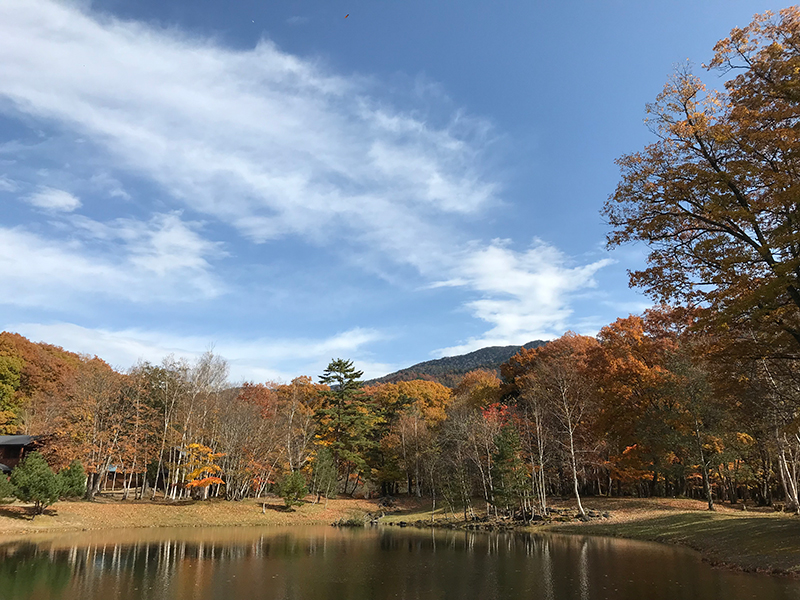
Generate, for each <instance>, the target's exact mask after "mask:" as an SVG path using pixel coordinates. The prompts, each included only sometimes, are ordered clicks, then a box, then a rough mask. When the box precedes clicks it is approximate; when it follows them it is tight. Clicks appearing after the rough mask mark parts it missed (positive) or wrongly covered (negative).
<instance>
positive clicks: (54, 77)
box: [0, 0, 607, 351]
mask: <svg viewBox="0 0 800 600" xmlns="http://www.w3.org/2000/svg"><path fill="white" fill-rule="evenodd" d="M381 93H382V91H381V88H380V85H378V84H376V83H375V82H374V81H369V80H367V79H365V78H361V77H356V76H349V77H348V76H342V75H339V74H334V73H331V72H330V70H329V69H326V67H325V65H324V64H321V62H320V61H315V60H311V59H304V58H299V57H296V56H293V55H290V54H287V53H285V52H282V51H281V50H279V49H278V48H277V47H276V46H275V45H274V44H272V43H270V42H269V41H267V40H263V41H261V42H260V43H259V44H258V45H257V46H256V47H255V48H253V49H251V50H244V51H241V50H231V49H227V48H224V47H222V46H220V45H219V44H218V43H216V42H214V41H209V40H207V39H200V38H197V37H190V36H188V35H186V34H182V33H180V32H179V31H176V30H175V29H169V30H164V29H158V28H155V27H153V26H150V25H145V24H140V23H135V22H128V21H121V20H117V19H114V18H112V17H107V16H101V15H98V14H97V13H94V14H92V13H90V12H85V11H83V10H81V8H79V6H78V5H76V4H74V3H68V2H56V1H53V0H4V1H3V2H0V99H3V100H4V109H5V110H6V112H7V113H10V114H12V115H13V114H17V115H19V116H20V117H24V118H25V119H26V121H31V120H32V121H34V122H36V123H37V124H39V125H41V126H42V128H43V129H47V127H48V126H52V125H55V126H57V127H58V128H59V130H60V131H70V132H72V133H74V134H75V135H77V136H79V137H80V138H81V139H82V140H83V142H82V143H81V144H79V145H76V147H75V151H76V153H84V154H86V155H88V156H85V158H86V161H87V163H88V164H99V165H101V167H102V168H103V169H105V171H107V172H108V177H107V178H106V179H105V180H104V182H103V181H100V182H95V184H96V185H100V186H101V187H102V186H105V189H107V190H108V193H109V195H110V196H112V197H117V198H121V199H123V200H127V199H128V198H129V197H128V195H127V192H126V191H125V190H124V189H123V188H122V186H121V185H115V183H118V181H117V180H116V179H115V178H114V175H115V174H117V175H118V174H119V173H120V172H121V171H124V172H125V173H127V174H135V175H138V176H139V177H141V178H143V179H145V180H147V181H148V182H149V183H153V182H154V183H155V184H156V185H157V187H159V188H160V189H161V190H163V193H161V194H159V198H158V201H159V202H163V203H165V204H166V205H167V209H164V208H163V206H161V205H159V210H160V211H162V212H163V211H165V210H169V209H170V208H174V207H175V206H178V207H180V208H185V207H190V209H191V210H192V211H197V212H198V213H200V214H202V215H203V218H204V219H208V220H219V221H221V222H222V223H225V224H227V225H230V226H232V227H233V228H235V229H236V230H237V231H238V232H239V233H240V235H243V236H245V237H246V238H248V239H250V240H253V241H255V242H265V241H268V240H280V239H282V238H286V237H289V236H293V237H299V238H302V239H303V240H305V241H307V242H309V243H311V244H314V245H318V246H323V247H326V248H332V249H335V251H336V252H337V253H341V254H344V255H347V256H348V257H353V260H354V261H355V262H356V263H357V264H358V265H360V266H361V267H362V268H364V269H366V270H371V271H374V272H378V273H380V274H381V275H383V276H384V277H385V278H386V279H389V280H391V279H392V278H393V277H394V278H397V276H396V275H395V274H394V272H396V271H398V270H399V269H397V267H398V266H410V267H412V268H413V269H414V270H416V272H417V273H418V274H419V275H420V276H421V277H422V278H423V279H424V280H426V281H433V280H441V279H444V280H445V281H443V282H440V283H435V284H433V285H434V286H435V287H436V286H438V287H444V286H450V287H461V288H463V289H466V290H468V291H469V292H471V293H474V294H478V295H480V296H481V297H480V298H479V299H476V300H474V301H472V302H470V303H469V304H467V305H466V307H467V309H468V310H470V311H471V313H472V314H473V315H474V316H475V317H476V318H478V319H481V320H483V321H485V322H486V323H488V324H489V326H490V329H489V330H488V331H487V333H486V334H485V335H484V336H481V337H478V338H474V339H471V340H468V341H467V342H466V343H465V344H464V345H462V346H459V347H457V348H451V349H448V350H449V351H455V350H459V351H460V350H464V349H473V348H474V347H478V345H482V344H487V343H494V342H497V343H514V342H516V341H528V340H529V339H532V338H534V337H546V336H550V337H551V336H553V335H556V334H557V333H560V331H561V330H563V327H564V326H565V325H566V324H567V323H568V321H569V318H570V315H571V309H570V301H571V298H572V297H573V296H574V295H575V294H577V293H579V292H580V290H581V289H584V288H587V287H591V286H592V285H593V284H594V280H593V277H592V276H593V274H594V273H595V272H596V271H597V270H598V269H600V268H601V267H602V266H604V265H605V264H607V263H606V261H598V262H595V263H592V264H590V265H586V266H573V265H572V264H570V262H569V261H568V259H567V257H565V256H563V255H562V254H561V253H560V252H559V251H558V250H557V249H555V248H553V247H551V246H547V245H545V244H541V243H537V244H535V245H534V246H533V247H532V248H531V249H530V250H528V251H526V252H515V251H512V250H510V249H509V248H508V247H507V246H504V245H503V244H502V243H499V242H493V243H491V244H488V245H483V246H481V245H480V244H475V245H472V246H468V245H467V244H465V239H466V234H465V233H464V232H463V231H462V227H461V225H463V222H464V221H462V219H464V220H465V221H470V222H472V223H474V219H475V216H476V215H480V214H482V213H483V212H484V211H486V210H487V209H488V208H496V207H497V206H498V205H499V204H500V200H499V198H498V194H499V190H500V187H501V186H500V183H499V182H498V181H496V180H495V179H493V178H492V177H489V176H487V175H486V173H485V172H484V169H483V167H482V165H483V164H484V162H483V160H482V158H483V156H484V153H485V150H486V147H487V142H488V141H490V140H491V136H492V131H491V128H490V126H489V125H488V123H487V122H486V121H483V120H480V119H475V118H470V117H468V116H465V115H464V114H462V113H460V112H455V113H454V114H453V115H452V116H451V118H450V119H449V120H448V121H447V122H446V123H442V124H439V125H436V124H433V123H432V121H431V120H429V119H428V118H426V117H425V116H421V115H420V113H419V112H414V111H409V110H403V109H401V108H398V107H397V106H396V105H394V106H393V105H392V104H390V103H387V102H385V101H382V100H381V99H380V96H381ZM120 177H121V175H120ZM75 200H76V201H77V199H75ZM64 206H68V204H67V203H65V205H64ZM110 206H111V205H110ZM76 207H77V206H75V208H76ZM51 208H52V207H51ZM148 208H152V207H148ZM73 210H74V208H73ZM169 215H172V216H169ZM69 226H70V227H72V228H73V229H71V230H70V232H69V233H70V235H71V238H70V241H68V242H67V241H53V240H51V239H48V238H46V237H44V236H43V235H42V234H41V233H32V232H30V231H26V230H22V229H0V242H2V241H3V238H5V239H6V241H7V242H8V244H10V245H9V246H7V247H6V248H2V249H0V261H3V262H7V260H8V259H14V257H17V258H16V260H17V261H18V263H19V260H20V259H19V257H21V256H29V257H30V263H31V265H32V268H31V269H30V270H29V269H26V268H23V267H22V266H21V263H19V264H17V265H11V266H8V265H6V264H4V265H0V277H2V276H4V275H5V276H10V277H11V280H10V281H11V283H12V284H14V285H17V286H19V290H20V293H19V294H17V296H16V297H15V298H14V300H13V301H14V302H18V303H22V304H24V303H26V302H27V303H29V304H30V303H34V304H39V305H45V306H52V304H53V303H54V301H53V298H54V297H58V296H59V293H58V290H61V289H62V288H63V289H66V290H67V292H68V293H69V292H71V291H72V292H75V293H84V294H85V293H97V294H102V295H111V296H115V297H124V298H128V299H132V300H146V299H150V298H162V297H165V296H166V297H176V296H177V292H178V288H177V285H176V283H175V282H176V281H178V280H181V282H182V283H184V284H185V286H188V287H189V288H192V289H193V290H195V291H198V292H199V295H200V296H201V297H210V296H214V295H216V294H218V293H220V291H221V287H222V286H221V284H220V282H219V281H218V280H217V279H216V278H215V277H214V276H213V275H211V272H212V271H211V266H210V263H209V262H208V261H209V258H210V257H212V256H218V255H219V253H220V250H219V248H218V247H217V246H215V245H214V244H211V243H210V242H208V241H206V240H204V239H202V238H201V237H200V236H199V234H198V233H197V227H196V226H194V225H191V224H186V223H182V222H181V221H180V218H179V217H178V216H176V214H175V213H167V215H166V216H165V215H164V214H162V215H160V216H159V215H157V216H155V217H153V220H152V221H150V222H135V221H132V220H129V219H117V220H113V221H109V222H106V223H100V222H98V221H93V220H89V219H84V218H79V217H74V218H73V219H71V220H70V221H69ZM96 247H103V248H104V249H105V250H106V251H107V252H109V253H110V256H106V257H105V258H99V259H95V258H91V257H92V256H93V255H92V254H91V251H92V249H94V248H96ZM465 248H466V249H465ZM387 264H388V265H389V267H387ZM67 274H68V275H67ZM37 282H38V283H37ZM184 295H186V294H184ZM526 338H527V339H526Z"/></svg>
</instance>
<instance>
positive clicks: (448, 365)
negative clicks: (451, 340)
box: [364, 340, 547, 387]
mask: <svg viewBox="0 0 800 600" xmlns="http://www.w3.org/2000/svg"><path fill="white" fill-rule="evenodd" d="M546 343H547V342H544V341H542V340H536V341H533V342H528V343H527V344H525V345H524V346H489V347H488V348H481V349H480V350H475V351H474V352H470V353H468V354H459V355H458V356H447V357H445V358H437V359H436V360H428V361H425V362H421V363H417V364H416V365H413V366H411V367H408V368H406V369H401V370H399V371H396V372H394V373H389V374H388V375H384V376H383V377H378V378H377V379H370V380H369V381H365V382H364V384H365V385H373V384H376V383H397V382H398V381H411V380H413V379H427V380H429V381H437V382H439V383H441V384H442V385H446V386H448V387H455V386H457V385H458V382H459V381H461V378H462V377H463V376H464V375H466V374H467V373H469V372H470V371H474V370H475V369H486V370H487V371H495V372H497V373H498V375H499V371H500V365H502V364H503V363H504V362H506V361H507V360H508V359H509V358H511V357H512V356H514V355H515V354H516V353H517V352H519V351H520V349H521V348H529V349H530V348H538V347H539V346H543V345H544V344H546Z"/></svg>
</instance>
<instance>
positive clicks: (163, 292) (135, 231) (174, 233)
mask: <svg viewBox="0 0 800 600" xmlns="http://www.w3.org/2000/svg"><path fill="white" fill-rule="evenodd" d="M64 226H65V227H68V229H67V231H68V233H69V237H68V239H64V240H58V239H53V238H51V237H45V236H43V235H42V234H39V233H34V232H30V231H26V230H25V229H22V228H4V227H0V279H2V280H3V281H4V282H5V285H6V286H8V288H9V289H13V290H14V293H13V294H3V295H2V297H0V303H3V304H12V305H17V306H39V307H63V306H64V305H66V304H68V301H69V300H70V299H72V300H83V301H86V300H87V299H89V298H93V297H98V296H99V297H101V298H102V297H105V298H113V299H125V300H129V301H134V302H145V303H147V302H159V301H163V300H167V299H169V300H172V301H177V302H180V301H188V300H194V299H195V298H196V296H197V295H199V296H201V297H206V298H209V297H214V296H217V295H219V294H220V293H222V291H223V289H224V288H223V285H222V284H221V283H220V282H219V280H218V279H217V277H215V276H214V275H213V274H212V273H211V265H210V264H209V262H208V259H209V258H212V257H214V258H216V257H219V256H220V255H221V253H222V250H221V249H220V248H219V246H218V245H217V244H214V243H212V242H209V241H207V240H205V239H203V238H202V237H201V236H200V235H199V234H198V233H197V231H196V228H197V225H196V224H194V223H186V222H184V221H182V220H181V219H180V217H179V215H177V214H174V213H171V214H161V215H156V216H154V217H153V218H152V219H151V220H150V221H148V222H141V221H136V220H133V219H117V220H115V221H113V222H110V223H101V222H99V221H94V220H92V219H88V218H85V217H75V218H74V219H72V220H70V221H68V222H67V223H65V225H64Z"/></svg>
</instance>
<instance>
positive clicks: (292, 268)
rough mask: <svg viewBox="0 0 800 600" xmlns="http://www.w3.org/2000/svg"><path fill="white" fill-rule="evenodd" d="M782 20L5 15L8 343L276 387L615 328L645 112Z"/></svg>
mask: <svg viewBox="0 0 800 600" xmlns="http://www.w3.org/2000/svg"><path fill="white" fill-rule="evenodd" d="M783 6H786V5H785V4H781V5H775V4H769V3H766V2H761V1H759V0H747V1H740V0H709V1H698V0H692V1H688V0H670V1H669V2H641V1H640V0H563V1H560V2H552V1H551V2H544V1H541V0H508V1H503V2H493V3H488V2H477V1H475V0H459V1H458V2H455V1H452V0H441V1H439V2H430V1H429V0H403V1H402V2H400V1H399V0H324V1H323V0H286V1H284V2H266V1H264V0H260V1H256V0H239V1H237V2H234V3H229V2H221V1H219V0H213V1H212V0H192V1H185V0H171V1H170V2H164V1H163V0H159V1H156V0H137V1H136V2H130V1H128V0H104V1H99V0H98V1H89V0H82V1H55V0H0V208H1V209H2V210H1V211H0V215H1V216H0V281H2V282H3V293H2V294H0V328H2V329H3V330H7V331H13V332H17V333H20V334H22V335H24V336H26V337H28V338H30V339H32V340H34V341H44V342H48V343H51V344H56V345H59V346H62V347H64V348H65V349H67V350H70V351H74V352H79V353H85V354H89V355H97V356H99V357H100V358H103V359H104V360H106V361H107V362H109V363H110V364H111V365H112V366H114V367H116V368H118V369H121V370H124V369H127V368H129V367H130V366H132V365H133V364H135V363H136V362H137V361H138V360H148V361H151V362H159V361H161V360H162V359H163V358H164V357H165V356H167V355H169V354H174V355H175V356H178V357H186V358H187V359H189V360H191V359H193V358H194V357H196V356H198V355H200V354H201V353H203V352H205V351H207V350H213V351H214V352H215V353H217V354H219V355H221V356H223V357H224V358H226V359H227V360H228V362H229V364H230V369H231V377H232V379H234V380H238V381H243V380H251V381H258V382H263V381H284V382H285V381H289V380H290V379H292V378H293V377H296V376H299V375H311V376H316V375H319V374H320V373H321V372H322V370H323V369H324V368H325V366H326V365H327V364H328V362H329V361H330V360H331V359H334V358H348V359H352V360H353V361H354V362H355V365H356V367H357V368H359V369H362V370H363V371H364V372H365V377H376V376H380V375H383V374H386V373H388V372H391V371H394V370H397V369H400V368H404V367H407V366H410V365H412V364H414V363H417V362H421V361H425V360H430V359H432V358H438V357H441V356H448V355H454V354H461V353H464V352H469V351H472V350H475V349H478V348H481V347H485V346H493V345H511V344H523V343H526V342H529V341H532V340H537V339H553V338H555V337H558V336H560V335H562V334H563V333H564V332H565V331H568V330H571V331H576V332H578V333H582V334H586V335H594V334H595V333H597V331H598V330H599V329H600V328H601V327H602V326H603V325H605V324H607V323H610V322H613V321H614V320H615V319H616V318H618V317H625V316H627V315H628V314H630V313H640V312H641V311H643V310H644V309H646V308H647V307H648V306H649V305H650V300H649V299H648V298H646V297H645V296H643V295H642V294H641V293H640V292H638V291H637V290H632V289H629V287H628V278H627V271H628V270H630V269H637V268H641V267H642V266H643V265H644V258H645V256H646V248H644V247H641V246H636V245H633V246H625V247H622V248H617V249H614V250H611V251H609V250H608V249H606V245H605V236H606V234H607V233H608V226H607V224H606V223H605V222H604V219H603V217H602V215H601V212H600V211H601V209H602V206H603V203H604V202H605V200H606V199H607V198H608V196H609V195H610V194H612V193H613V191H614V188H615V186H616V184H617V182H618V180H619V170H618V167H617V166H616V165H615V162H614V161H615V159H617V158H619V157H620V156H622V155H625V154H627V153H631V152H635V151H637V150H640V149H641V148H643V147H644V146H645V145H646V144H648V143H651V142H653V141H654V137H653V134H652V133H651V132H650V131H649V130H648V129H647V127H646V126H645V125H644V123H643V119H644V116H645V106H646V104H647V103H648V102H652V101H653V100H654V99H655V97H656V95H657V94H658V93H659V92H660V91H661V89H662V87H663V85H664V83H665V82H666V80H667V78H668V77H669V75H670V73H671V72H673V70H674V69H675V68H676V66H677V65H681V64H685V63H686V61H687V60H688V61H689V62H690V63H691V64H692V65H694V67H693V68H694V69H695V72H696V73H697V74H698V75H701V76H702V77H703V79H704V80H705V81H706V82H707V83H708V84H709V85H711V86H712V87H719V86H721V82H722V80H721V79H720V75H719V74H718V73H714V72H712V73H708V72H706V71H705V70H704V69H703V68H702V64H703V63H704V62H707V61H709V60H710V58H711V56H712V54H713V50H712V49H713V46H714V44H715V42H716V41H717V40H719V39H721V38H723V37H725V36H726V35H727V34H728V33H729V31H730V30H731V29H732V28H733V27H736V26H744V25H746V24H747V23H748V22H749V21H750V19H751V18H752V16H753V14H755V13H759V12H763V11H765V10H778V9H780V8H782V7H783ZM346 15H349V16H347V17H346Z"/></svg>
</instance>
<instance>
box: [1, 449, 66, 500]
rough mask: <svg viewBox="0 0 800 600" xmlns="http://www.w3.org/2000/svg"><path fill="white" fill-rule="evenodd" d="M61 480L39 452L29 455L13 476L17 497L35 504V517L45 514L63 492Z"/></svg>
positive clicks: (12, 482) (12, 481)
mask: <svg viewBox="0 0 800 600" xmlns="http://www.w3.org/2000/svg"><path fill="white" fill-rule="evenodd" d="M59 483H60V482H59V480H58V478H57V477H56V474H55V473H53V470H52V469H51V468H50V466H49V465H48V464H47V461H46V460H45V459H44V457H43V456H42V455H41V454H39V453H38V452H32V453H31V454H28V455H27V456H26V457H25V458H24V459H23V460H22V462H21V463H20V464H19V466H18V467H17V468H16V469H14V472H13V473H12V474H11V484H12V485H13V486H14V488H15V489H16V492H15V494H16V496H17V498H19V499H20V500H22V501H23V502H33V504H34V516H35V515H41V514H42V513H44V509H45V508H47V507H48V506H50V505H51V504H53V503H54V502H55V501H56V500H58V497H59V495H60V492H61V486H60V485H59Z"/></svg>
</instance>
